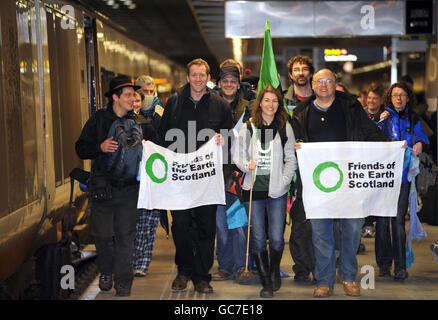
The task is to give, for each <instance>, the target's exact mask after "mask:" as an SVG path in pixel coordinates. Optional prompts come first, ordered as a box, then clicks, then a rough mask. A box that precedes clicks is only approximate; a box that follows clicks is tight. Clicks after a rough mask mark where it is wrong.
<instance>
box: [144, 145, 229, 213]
mask: <svg viewBox="0 0 438 320" xmlns="http://www.w3.org/2000/svg"><path fill="white" fill-rule="evenodd" d="M140 166H141V172H140V191H139V195H138V203H137V207H138V208H145V209H167V210H185V209H189V208H195V207H199V206H205V205H211V204H225V190H224V177H223V173H222V147H220V146H217V145H216V141H215V138H214V137H213V138H212V139H210V141H209V142H207V143H206V144H204V145H203V146H202V147H201V148H199V149H198V150H197V151H195V152H192V153H175V152H173V151H170V150H168V149H166V148H163V147H160V146H158V145H156V144H154V143H152V142H150V141H147V142H143V158H142V161H141V163H140Z"/></svg>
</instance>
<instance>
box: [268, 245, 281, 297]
mask: <svg viewBox="0 0 438 320" xmlns="http://www.w3.org/2000/svg"><path fill="white" fill-rule="evenodd" d="M282 256H283V250H281V251H276V250H274V249H271V248H269V258H270V260H271V261H270V271H271V279H272V286H273V290H274V292H275V291H278V290H280V287H281V275H280V261H281V257H282Z"/></svg>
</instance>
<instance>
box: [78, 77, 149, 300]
mask: <svg viewBox="0 0 438 320" xmlns="http://www.w3.org/2000/svg"><path fill="white" fill-rule="evenodd" d="M139 88H140V87H139V86H135V85H134V83H133V82H132V81H131V79H130V78H129V77H126V76H119V77H116V78H114V79H112V80H111V82H110V90H109V91H108V92H107V93H106V94H105V96H106V97H108V98H109V99H110V102H109V104H108V105H107V106H106V107H105V108H103V109H101V110H99V111H97V112H96V113H95V114H94V115H93V116H91V118H90V119H88V121H87V123H85V126H84V128H83V129H82V132H81V135H80V137H79V139H78V140H77V141H76V153H77V154H78V156H79V157H80V158H81V159H92V160H93V162H92V168H91V179H94V178H93V177H97V176H105V179H104V180H102V181H105V183H106V184H108V186H107V188H109V189H110V190H111V195H112V198H111V199H108V200H103V201H97V200H95V199H92V198H91V199H90V207H91V227H92V233H93V236H94V240H95V244H96V251H97V265H98V267H99V270H100V272H101V275H100V279H99V288H100V289H101V290H104V291H108V290H110V289H111V288H112V285H113V274H114V282H115V289H116V296H129V295H130V293H131V285H132V278H133V275H132V265H131V261H132V249H133V246H134V238H135V226H136V218H137V198H138V188H139V184H138V182H137V180H136V179H135V178H133V179H126V180H120V179H119V177H114V176H113V175H111V173H108V172H107V171H108V168H107V167H108V165H107V160H108V156H107V155H108V154H110V153H113V152H115V151H116V150H117V148H118V147H119V146H118V143H117V141H115V140H114V137H110V138H108V132H109V129H110V127H111V125H112V123H113V122H114V121H115V120H117V119H118V118H131V119H132V110H133V105H134V100H135V97H134V92H135V91H134V90H137V89H139ZM140 141H141V140H140ZM116 178H117V180H116Z"/></svg>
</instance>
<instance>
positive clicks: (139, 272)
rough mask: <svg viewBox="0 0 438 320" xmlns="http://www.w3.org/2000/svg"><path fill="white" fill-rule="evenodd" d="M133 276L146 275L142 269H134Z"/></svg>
mask: <svg viewBox="0 0 438 320" xmlns="http://www.w3.org/2000/svg"><path fill="white" fill-rule="evenodd" d="M134 277H146V272H145V271H143V270H134Z"/></svg>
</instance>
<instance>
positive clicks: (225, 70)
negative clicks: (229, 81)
mask: <svg viewBox="0 0 438 320" xmlns="http://www.w3.org/2000/svg"><path fill="white" fill-rule="evenodd" d="M229 74H231V75H232V76H234V77H236V78H237V80H239V82H240V73H239V68H237V67H234V66H226V67H222V68H221V70H220V72H219V78H218V79H217V81H220V80H221V79H222V78H223V77H225V76H227V75H229Z"/></svg>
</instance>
